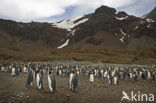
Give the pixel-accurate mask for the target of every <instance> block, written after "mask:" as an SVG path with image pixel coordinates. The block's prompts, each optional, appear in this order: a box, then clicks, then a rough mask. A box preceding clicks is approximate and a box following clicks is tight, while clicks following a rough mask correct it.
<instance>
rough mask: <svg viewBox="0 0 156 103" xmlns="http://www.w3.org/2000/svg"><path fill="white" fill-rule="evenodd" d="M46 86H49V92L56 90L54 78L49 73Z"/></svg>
mask: <svg viewBox="0 0 156 103" xmlns="http://www.w3.org/2000/svg"><path fill="white" fill-rule="evenodd" d="M48 85H49V89H50V92H53V91H55V90H56V81H55V77H54V76H53V75H52V73H51V72H49V73H48Z"/></svg>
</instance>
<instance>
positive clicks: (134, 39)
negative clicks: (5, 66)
mask: <svg viewBox="0 0 156 103" xmlns="http://www.w3.org/2000/svg"><path fill="white" fill-rule="evenodd" d="M155 11H156V8H154V9H153V10H152V11H151V12H150V13H149V14H148V15H147V16H146V17H145V18H139V17H135V16H133V15H128V14H127V13H126V12H124V11H119V12H118V11H116V10H115V9H114V8H110V7H107V6H101V7H99V8H98V9H96V10H95V12H94V13H91V14H88V15H85V16H83V17H76V18H71V19H68V20H62V21H60V22H57V23H38V22H31V23H20V22H15V21H10V20H2V19H1V20H0V51H1V52H0V59H1V60H20V61H21V60H22V61H30V60H31V61H41V60H42V61H45V60H56V59H57V60H60V59H61V60H89V61H93V62H99V61H100V62H115V63H155V61H156V22H155V20H156V19H155V13H156V12H155Z"/></svg>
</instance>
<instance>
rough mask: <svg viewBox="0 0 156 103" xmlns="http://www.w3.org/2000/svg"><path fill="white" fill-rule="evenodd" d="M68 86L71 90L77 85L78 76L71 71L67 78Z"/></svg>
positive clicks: (74, 89) (75, 89) (75, 88)
mask: <svg viewBox="0 0 156 103" xmlns="http://www.w3.org/2000/svg"><path fill="white" fill-rule="evenodd" d="M69 87H70V90H71V91H77V87H78V76H77V74H76V73H75V72H74V71H72V72H71V73H70V78H69Z"/></svg>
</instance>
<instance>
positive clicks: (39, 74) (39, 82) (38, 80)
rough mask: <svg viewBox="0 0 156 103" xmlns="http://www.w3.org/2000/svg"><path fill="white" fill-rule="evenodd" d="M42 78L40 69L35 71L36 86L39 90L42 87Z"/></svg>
mask: <svg viewBox="0 0 156 103" xmlns="http://www.w3.org/2000/svg"><path fill="white" fill-rule="evenodd" d="M42 78H43V77H42V75H41V73H40V71H39V70H38V71H37V75H36V81H37V87H38V89H39V90H41V89H42V87H43V82H42Z"/></svg>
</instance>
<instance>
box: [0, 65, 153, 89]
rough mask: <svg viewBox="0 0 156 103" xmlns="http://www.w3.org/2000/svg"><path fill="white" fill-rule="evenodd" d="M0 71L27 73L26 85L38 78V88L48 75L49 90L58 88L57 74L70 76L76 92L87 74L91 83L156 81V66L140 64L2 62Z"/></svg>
mask: <svg viewBox="0 0 156 103" xmlns="http://www.w3.org/2000/svg"><path fill="white" fill-rule="evenodd" d="M0 71H3V72H10V73H11V75H12V76H13V77H17V76H18V75H19V73H22V72H23V73H27V74H28V76H27V78H26V84H25V86H26V87H29V86H32V85H33V81H35V80H36V83H37V84H36V85H37V88H38V90H41V89H44V87H43V83H44V82H43V76H44V75H46V76H47V80H48V87H49V91H50V92H53V91H55V90H56V80H55V75H58V76H61V77H65V76H68V77H69V81H68V84H69V89H70V90H71V91H73V92H76V91H77V89H78V77H79V76H85V77H87V78H88V80H89V81H90V82H91V83H94V82H95V81H96V78H103V79H107V81H108V84H109V85H116V86H117V85H119V81H120V80H124V79H126V78H129V79H133V80H135V81H137V80H139V79H143V80H150V79H152V80H153V82H156V66H151V67H150V68H149V67H141V66H140V67H139V66H136V67H135V66H133V67H129V66H114V65H112V66H110V65H109V66H108V65H104V66H79V65H74V66H71V65H67V66H65V65H62V64H60V65H52V64H40V63H25V64H24V63H0Z"/></svg>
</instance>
